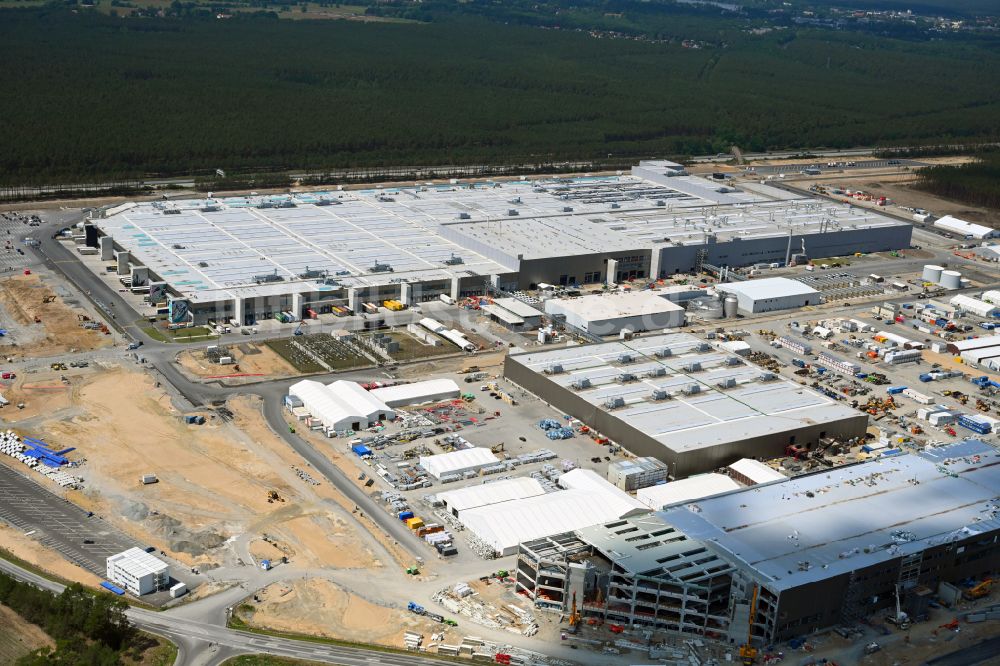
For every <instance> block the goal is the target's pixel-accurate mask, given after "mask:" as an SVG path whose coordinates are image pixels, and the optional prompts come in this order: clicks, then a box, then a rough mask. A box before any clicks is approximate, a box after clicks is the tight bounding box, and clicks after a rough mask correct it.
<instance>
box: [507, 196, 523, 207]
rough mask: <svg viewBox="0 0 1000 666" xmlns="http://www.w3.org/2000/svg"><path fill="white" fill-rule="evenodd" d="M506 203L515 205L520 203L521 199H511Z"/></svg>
mask: <svg viewBox="0 0 1000 666" xmlns="http://www.w3.org/2000/svg"><path fill="white" fill-rule="evenodd" d="M507 203H511V204H515V205H517V204H519V203H521V197H514V198H513V199H511V200H510V201H508V202H507Z"/></svg>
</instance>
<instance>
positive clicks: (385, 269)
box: [368, 259, 393, 273]
mask: <svg viewBox="0 0 1000 666" xmlns="http://www.w3.org/2000/svg"><path fill="white" fill-rule="evenodd" d="M368 272H369V273H392V272H393V270H392V266H390V265H389V264H380V263H379V262H378V259H376V260H375V264H374V265H373V266H372V267H371V268H369V269H368Z"/></svg>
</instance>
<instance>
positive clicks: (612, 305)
mask: <svg viewBox="0 0 1000 666" xmlns="http://www.w3.org/2000/svg"><path fill="white" fill-rule="evenodd" d="M545 311H546V312H563V313H565V312H572V313H573V314H575V315H576V316H578V317H580V318H581V319H583V320H584V321H606V320H609V319H619V318H621V317H636V316H639V315H652V314H662V313H666V312H684V308H683V307H682V306H680V305H678V304H677V303H674V302H673V301H669V300H667V299H666V298H664V297H662V296H660V295H659V294H657V292H656V291H653V290H646V289H644V290H642V291H623V292H615V293H607V294H591V295H588V296H580V297H577V298H560V299H549V300H547V301H545Z"/></svg>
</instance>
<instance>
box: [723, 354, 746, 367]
mask: <svg viewBox="0 0 1000 666" xmlns="http://www.w3.org/2000/svg"><path fill="white" fill-rule="evenodd" d="M726 365H743V361H741V360H740V359H738V358H736V357H735V356H730V357H729V358H727V359H726Z"/></svg>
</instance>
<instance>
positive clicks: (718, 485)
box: [635, 472, 742, 511]
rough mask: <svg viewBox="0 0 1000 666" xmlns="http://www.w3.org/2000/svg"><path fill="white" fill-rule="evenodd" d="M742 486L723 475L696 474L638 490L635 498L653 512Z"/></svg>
mask: <svg viewBox="0 0 1000 666" xmlns="http://www.w3.org/2000/svg"><path fill="white" fill-rule="evenodd" d="M741 487H742V486H740V484H738V483H736V482H735V481H733V480H732V479H730V478H729V477H728V476H726V475H725V474H717V473H714V472H713V473H711V474H698V475H697V476H692V477H688V478H686V479H681V480H680V481H671V482H670V483H661V484H660V485H658V486H649V487H647V488H640V489H639V490H638V491H636V494H635V498H636V499H637V500H639V501H640V502H642V503H643V504H645V505H646V506H648V507H649V508H650V509H653V510H654V511H659V510H660V509H662V508H663V507H665V506H670V505H671V504H679V503H681V502H693V501H694V500H699V499H702V498H704V497H711V496H712V495H718V494H719V493H726V492H729V491H731V490H739V489H740V488H741Z"/></svg>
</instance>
